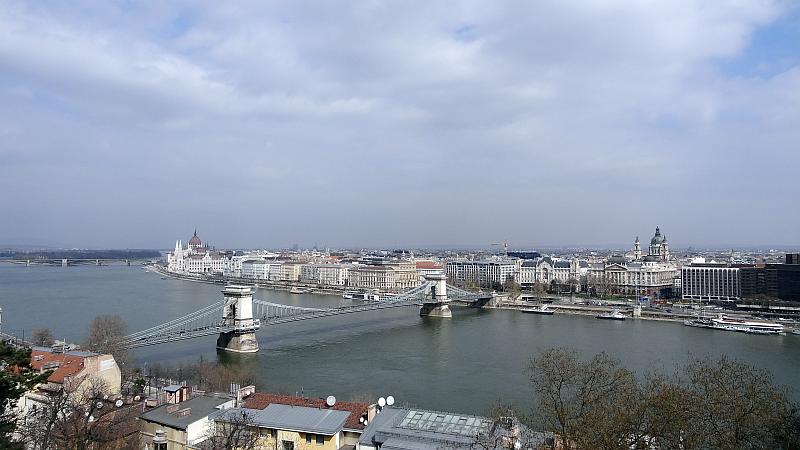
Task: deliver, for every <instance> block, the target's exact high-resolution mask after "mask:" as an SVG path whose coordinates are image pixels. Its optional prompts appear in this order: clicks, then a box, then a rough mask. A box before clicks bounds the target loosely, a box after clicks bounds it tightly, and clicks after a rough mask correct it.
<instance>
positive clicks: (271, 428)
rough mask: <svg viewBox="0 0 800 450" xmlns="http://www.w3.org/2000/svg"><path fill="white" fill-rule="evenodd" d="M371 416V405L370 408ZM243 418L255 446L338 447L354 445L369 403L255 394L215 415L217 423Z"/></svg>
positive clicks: (290, 449)
mask: <svg viewBox="0 0 800 450" xmlns="http://www.w3.org/2000/svg"><path fill="white" fill-rule="evenodd" d="M372 411H373V413H372V414H373V415H374V408H373V409H372ZM242 417H244V418H245V420H246V422H247V424H248V426H250V427H252V428H257V429H258V430H259V431H258V434H259V436H260V439H259V443H258V444H259V448H270V449H279V450H302V449H312V448H313V449H320V450H338V449H340V448H345V447H347V448H354V447H355V446H357V445H358V440H359V437H360V436H361V433H362V432H363V430H364V428H365V426H366V425H365V424H366V423H368V422H369V418H370V405H369V404H367V403H358V402H338V401H333V402H332V404H328V402H327V401H326V400H323V399H312V398H305V397H296V396H289V395H281V394H269V393H255V394H253V395H251V396H250V397H248V398H247V399H246V400H245V404H244V407H242V408H236V409H231V410H226V411H222V412H219V413H217V414H215V416H214V421H215V422H216V423H217V426H220V425H223V426H224V424H225V423H228V422H232V421H234V420H240V419H241V418H242Z"/></svg>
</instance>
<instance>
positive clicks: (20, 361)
mask: <svg viewBox="0 0 800 450" xmlns="http://www.w3.org/2000/svg"><path fill="white" fill-rule="evenodd" d="M49 375H50V372H45V373H39V372H36V371H34V370H33V369H32V368H31V351H30V349H17V348H15V347H13V346H11V345H9V344H8V343H7V342H5V341H0V448H3V449H21V448H23V445H22V444H21V443H19V442H14V441H13V439H12V438H13V433H14V430H15V429H16V426H17V415H16V410H15V408H16V407H17V401H18V400H19V398H20V397H22V395H23V394H24V393H25V392H26V391H28V390H29V389H32V388H33V387H34V386H35V385H37V384H39V383H41V382H43V381H44V380H46V379H47V377H48V376H49Z"/></svg>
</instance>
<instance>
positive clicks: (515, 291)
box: [503, 277, 522, 302]
mask: <svg viewBox="0 0 800 450" xmlns="http://www.w3.org/2000/svg"><path fill="white" fill-rule="evenodd" d="M503 291H505V292H507V293H508V296H509V298H510V299H511V301H514V302H515V301H517V300H519V297H520V295H521V294H522V293H521V292H520V288H519V283H517V282H516V281H515V280H514V277H508V278H507V279H506V281H505V283H503Z"/></svg>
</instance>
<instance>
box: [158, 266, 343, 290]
mask: <svg viewBox="0 0 800 450" xmlns="http://www.w3.org/2000/svg"><path fill="white" fill-rule="evenodd" d="M143 267H145V268H146V269H147V270H152V271H154V272H156V273H157V274H159V275H162V276H165V277H169V278H173V279H176V280H184V281H194V282H198V283H207V284H219V285H223V286H224V285H227V284H242V285H246V286H257V287H259V288H263V289H273V290H276V291H285V292H291V291H292V290H293V289H300V290H302V291H303V293H304V294H319V295H342V294H344V293H345V291H347V289H346V287H345V286H320V285H316V284H310V283H301V282H291V281H268V280H255V279H253V278H238V277H216V278H209V277H203V276H199V275H190V274H179V273H173V272H170V271H168V270H167V269H165V268H164V267H163V266H159V265H147V266H143Z"/></svg>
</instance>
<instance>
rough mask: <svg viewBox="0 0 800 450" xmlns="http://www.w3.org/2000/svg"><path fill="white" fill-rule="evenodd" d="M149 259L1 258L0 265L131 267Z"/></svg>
mask: <svg viewBox="0 0 800 450" xmlns="http://www.w3.org/2000/svg"><path fill="white" fill-rule="evenodd" d="M146 261H149V259H146V258H142V259H133V258H127V259H125V258H29V259H19V258H13V259H6V258H0V263H7V264H18V265H22V266H27V267H30V266H61V267H67V266H77V265H85V266H88V265H92V266H107V265H111V264H122V265H127V266H130V265H131V264H136V263H143V262H146Z"/></svg>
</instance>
